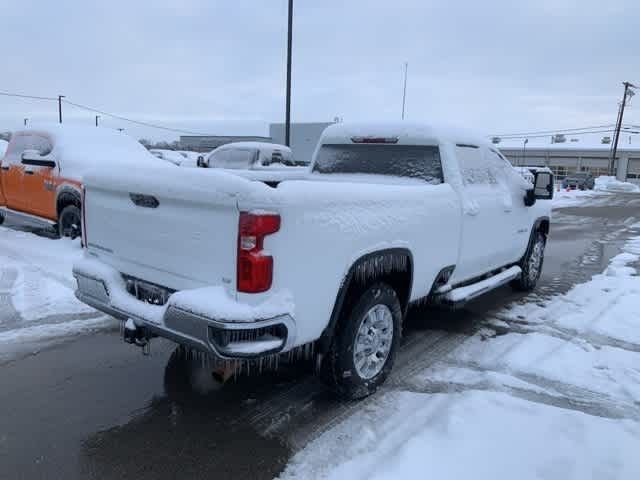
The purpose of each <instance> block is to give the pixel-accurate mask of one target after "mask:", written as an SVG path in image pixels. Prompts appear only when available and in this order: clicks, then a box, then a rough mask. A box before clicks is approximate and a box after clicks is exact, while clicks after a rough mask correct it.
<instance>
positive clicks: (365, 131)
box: [320, 122, 489, 146]
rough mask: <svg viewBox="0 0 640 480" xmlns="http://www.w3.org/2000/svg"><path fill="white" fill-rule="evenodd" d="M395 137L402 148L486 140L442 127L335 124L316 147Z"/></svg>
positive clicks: (457, 129)
mask: <svg viewBox="0 0 640 480" xmlns="http://www.w3.org/2000/svg"><path fill="white" fill-rule="evenodd" d="M359 136H362V137H393V138H395V137H397V138H398V143H400V144H406V145H423V144H430V145H436V144H438V143H440V142H442V141H449V142H452V143H470V144H473V145H484V146H488V145H489V142H488V141H487V139H486V138H485V137H484V136H483V135H481V134H479V133H476V132H474V131H473V130H469V129H465V128H462V127H456V126H451V125H446V124H441V125H436V124H429V123H413V122H384V123H383V122H372V123H335V124H333V125H329V126H328V127H327V128H326V129H325V130H324V132H323V133H322V136H321V138H320V143H344V142H345V141H348V142H349V143H350V142H351V138H352V137H359Z"/></svg>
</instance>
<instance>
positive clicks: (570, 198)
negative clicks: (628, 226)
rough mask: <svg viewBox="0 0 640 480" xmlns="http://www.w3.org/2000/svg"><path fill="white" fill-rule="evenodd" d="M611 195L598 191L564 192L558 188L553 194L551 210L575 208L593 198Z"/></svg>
mask: <svg viewBox="0 0 640 480" xmlns="http://www.w3.org/2000/svg"><path fill="white" fill-rule="evenodd" d="M607 195H611V193H609V192H604V191H600V190H569V191H567V190H565V189H562V188H560V190H558V189H556V191H555V192H553V200H552V202H553V208H563V207H576V206H580V205H583V204H585V203H587V202H589V201H591V200H593V199H594V198H603V197H605V196H607Z"/></svg>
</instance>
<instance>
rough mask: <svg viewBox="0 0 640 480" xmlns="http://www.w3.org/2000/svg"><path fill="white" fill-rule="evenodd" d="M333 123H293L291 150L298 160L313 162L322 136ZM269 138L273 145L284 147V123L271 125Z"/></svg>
mask: <svg viewBox="0 0 640 480" xmlns="http://www.w3.org/2000/svg"><path fill="white" fill-rule="evenodd" d="M329 125H331V123H326V122H314V123H292V124H291V145H290V146H291V150H292V152H293V157H294V158H295V159H296V160H300V161H305V162H311V157H312V156H313V152H314V150H315V149H316V145H317V144H318V140H320V135H322V132H324V129H325V128H327V127H328V126H329ZM269 136H270V137H271V141H272V142H273V143H280V144H283V145H284V143H285V142H284V140H285V138H284V123H272V124H271V125H269Z"/></svg>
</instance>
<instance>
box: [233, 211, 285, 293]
mask: <svg viewBox="0 0 640 480" xmlns="http://www.w3.org/2000/svg"><path fill="white" fill-rule="evenodd" d="M278 230H280V215H278V214H277V213H255V212H240V221H239V225H238V273H237V287H238V291H239V292H245V293H260V292H265V291H267V290H269V289H270V288H271V282H272V280H273V257H271V255H267V254H265V253H264V252H263V250H262V248H263V244H264V237H266V236H267V235H271V234H272V233H276V232H277V231H278Z"/></svg>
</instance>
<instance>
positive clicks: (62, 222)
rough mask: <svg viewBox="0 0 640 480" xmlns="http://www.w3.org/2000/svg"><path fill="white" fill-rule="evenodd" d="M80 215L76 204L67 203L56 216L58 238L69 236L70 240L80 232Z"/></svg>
mask: <svg viewBox="0 0 640 480" xmlns="http://www.w3.org/2000/svg"><path fill="white" fill-rule="evenodd" d="M81 224H82V216H81V212H80V207H78V206H77V205H67V206H66V207H64V208H63V209H62V211H61V212H60V215H59V216H58V236H60V238H63V237H70V238H71V239H72V240H73V239H75V238H77V237H79V236H80V235H81V234H82V231H81V228H82V227H81Z"/></svg>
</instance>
